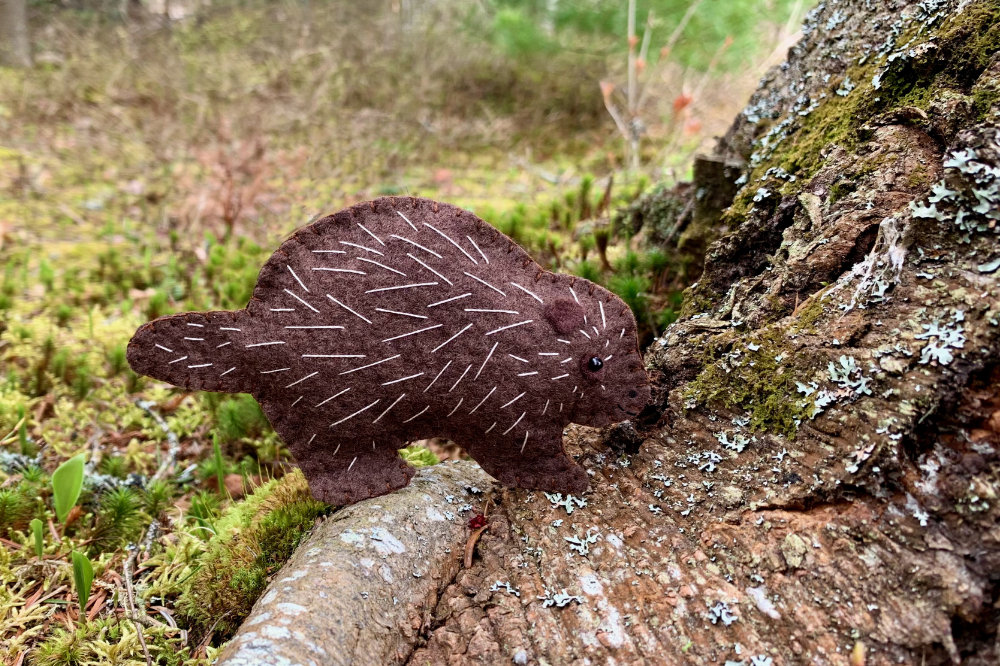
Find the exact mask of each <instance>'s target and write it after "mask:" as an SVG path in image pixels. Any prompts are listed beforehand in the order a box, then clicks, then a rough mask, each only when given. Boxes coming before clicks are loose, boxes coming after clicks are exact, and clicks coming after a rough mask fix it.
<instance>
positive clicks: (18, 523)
mask: <svg viewBox="0 0 1000 666" xmlns="http://www.w3.org/2000/svg"><path fill="white" fill-rule="evenodd" d="M30 510H31V507H30V505H29V504H28V501H27V499H26V498H25V496H24V495H23V494H22V493H21V492H20V491H19V489H17V488H0V534H4V533H6V532H7V531H8V530H13V529H20V528H22V527H24V521H25V520H26V519H27V517H28V515H30V514H29V511H30Z"/></svg>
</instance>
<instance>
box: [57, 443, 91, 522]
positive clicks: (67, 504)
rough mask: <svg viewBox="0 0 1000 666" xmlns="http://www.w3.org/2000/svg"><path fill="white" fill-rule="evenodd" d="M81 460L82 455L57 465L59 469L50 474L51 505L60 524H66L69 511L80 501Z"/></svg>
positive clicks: (81, 486)
mask: <svg viewBox="0 0 1000 666" xmlns="http://www.w3.org/2000/svg"><path fill="white" fill-rule="evenodd" d="M83 458H84V454H82V453H81V454H79V455H75V456H73V457H72V458H70V459H69V460H67V461H66V462H64V463H63V464H62V465H59V468H58V469H56V471H55V472H53V473H52V503H53V505H54V506H55V510H56V518H58V519H59V522H60V523H64V522H66V516H68V515H69V511H70V509H72V508H73V507H74V506H75V505H76V501H77V500H78V499H80V490H81V489H82V488H83Z"/></svg>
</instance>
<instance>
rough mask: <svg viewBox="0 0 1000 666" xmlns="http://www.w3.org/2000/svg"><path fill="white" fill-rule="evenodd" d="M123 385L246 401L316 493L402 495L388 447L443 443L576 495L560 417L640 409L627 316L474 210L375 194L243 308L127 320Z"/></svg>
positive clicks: (298, 250)
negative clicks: (126, 380)
mask: <svg viewBox="0 0 1000 666" xmlns="http://www.w3.org/2000/svg"><path fill="white" fill-rule="evenodd" d="M128 361H129V363H130V364H131V366H132V368H133V369H134V370H135V371H136V372H137V373H140V374H145V375H150V376H152V377H155V378H157V379H161V380H163V381H166V382H170V383H171V384H176V385H177V386H182V387H185V388H190V389H200V390H205V391H226V392H245V393H250V394H252V395H253V396H254V397H255V398H256V399H257V400H258V402H260V404H261V406H262V407H263V409H264V413H265V414H266V415H267V417H268V419H270V421H271V423H272V425H273V426H274V429H275V430H276V431H277V432H278V434H280V435H281V437H282V438H284V440H285V441H286V442H287V443H288V445H289V447H290V448H291V451H292V453H293V454H294V456H295V458H296V459H297V461H298V463H299V465H300V466H301V468H302V471H303V472H304V473H305V475H306V478H307V479H308V481H309V486H310V488H311V490H312V493H313V495H314V496H315V497H316V498H317V499H321V500H323V501H325V502H328V503H330V504H335V505H342V504H350V503H353V502H357V501H359V500H362V499H365V498H368V497H374V496H376V495H382V494H384V493H388V492H391V491H393V490H395V489H397V488H401V487H403V486H405V485H406V484H407V483H408V482H409V480H410V477H412V476H413V469H412V468H410V467H409V466H408V465H407V464H406V462H405V461H404V460H403V459H402V458H400V457H399V455H398V454H397V450H398V449H400V448H403V447H404V446H405V445H406V443H407V442H408V441H413V440H417V439H422V438H427V437H447V438H449V439H451V440H453V441H455V442H457V443H458V444H460V445H462V446H463V447H464V448H465V450H466V451H468V453H469V455H471V456H472V457H473V458H474V459H475V460H476V461H477V462H479V464H480V465H481V466H482V467H483V469H485V470H486V471H487V472H488V473H490V474H491V475H493V476H494V477H496V478H497V479H498V480H500V481H501V482H502V483H505V484H508V485H512V486H520V487H524V488H539V489H543V490H549V491H559V492H570V493H580V492H582V491H584V490H585V489H586V488H587V485H588V482H587V475H586V473H585V472H584V470H583V468H581V467H580V466H579V465H577V464H576V463H575V462H573V461H572V460H571V459H570V458H569V457H568V456H567V455H566V453H565V451H564V450H563V446H562V430H563V427H564V426H565V425H566V424H568V423H570V422H574V423H581V424H585V425H605V424H608V423H612V422H615V421H620V420H624V419H627V418H629V417H631V416H635V415H636V414H637V413H638V412H639V410H641V409H642V407H643V406H644V405H645V404H646V402H647V401H648V399H649V384H648V379H647V377H646V373H645V370H644V369H643V364H642V359H641V357H640V356H639V352H638V346H637V341H636V325H635V319H634V317H633V316H632V313H631V311H630V310H629V308H628V306H626V305H625V303H623V302H622V301H621V299H619V298H618V297H617V296H615V295H614V294H612V293H611V292H609V291H607V290H606V289H603V288H601V287H599V286H598V285H596V284H594V283H592V282H589V281H587V280H584V279H581V278H577V277H572V276H568V275H557V274H554V273H550V272H548V271H546V270H543V269H542V268H541V267H540V266H538V264H536V263H535V262H534V261H532V259H531V258H530V257H529V256H528V255H527V253H525V252H524V250H522V249H521V248H520V247H518V245H517V244H516V243H514V242H513V241H512V240H511V239H509V238H508V237H506V236H504V235H503V234H502V233H500V232H499V231H497V230H496V229H494V228H493V227H491V226H490V225H489V224H487V223H485V222H483V221H482V220H480V219H479V218H477V217H476V216H475V215H473V214H471V213H469V212H466V211H463V210H461V209H459V208H456V207H454V206H450V205H448V204H443V203H438V202H435V201H430V200H427V199H413V198H382V199H377V200H375V201H370V202H367V203H362V204H358V205H356V206H352V207H351V208H347V209H345V210H342V211H340V212H339V213H336V214H335V215H331V216H329V217H325V218H323V219H321V220H318V221H317V222H314V223H313V224H310V225H309V226H307V227H304V228H302V229H300V230H299V231H297V232H296V233H295V234H294V235H293V236H292V237H291V238H289V239H288V240H287V241H285V242H284V243H282V245H281V247H279V248H278V250H277V251H276V252H275V253H274V254H273V255H272V256H271V258H270V259H268V261H267V263H266V264H264V267H263V268H262V269H261V271H260V275H259V277H258V279H257V285H256V287H255V289H254V294H253V297H252V298H251V299H250V303H249V304H248V305H247V307H246V308H245V309H243V310H237V311H224V312H187V313H183V314H177V315H170V316H166V317H161V318H159V319H156V320H155V321H151V322H149V323H147V324H144V325H143V326H142V327H141V328H139V330H138V331H136V333H135V335H134V336H133V338H132V340H131V341H130V342H129V345H128Z"/></svg>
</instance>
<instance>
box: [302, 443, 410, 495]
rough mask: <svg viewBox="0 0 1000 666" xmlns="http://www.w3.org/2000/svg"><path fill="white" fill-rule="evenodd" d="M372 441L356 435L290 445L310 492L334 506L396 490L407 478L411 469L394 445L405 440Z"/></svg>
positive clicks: (397, 447)
mask: <svg viewBox="0 0 1000 666" xmlns="http://www.w3.org/2000/svg"><path fill="white" fill-rule="evenodd" d="M398 444H399V445H398V446H397V442H393V443H392V444H389V443H387V442H385V441H380V442H376V443H375V444H374V446H373V445H372V443H371V442H369V443H368V446H362V445H361V442H359V441H358V440H357V439H349V440H346V441H344V440H341V441H328V442H322V443H318V442H315V441H314V442H312V443H311V444H310V445H298V446H296V445H294V444H293V445H292V446H291V449H292V454H293V455H294V456H295V459H296V460H297V461H298V463H299V467H300V468H301V469H302V473H303V474H305V477H306V481H308V482H309V490H310V492H311V493H312V496H313V497H315V498H316V499H318V500H320V501H321V502H326V503H327V504H332V505H334V506H344V505H346V504H354V503H355V502H360V501H361V500H363V499H368V498H370V497H377V496H379V495H385V494H387V493H391V492H392V491H394V490H398V489H400V488H402V487H404V486H405V485H407V484H408V483H409V482H410V479H411V478H412V477H413V474H414V470H413V468H412V467H410V466H409V465H408V464H407V463H406V461H405V460H403V459H402V458H401V457H400V456H399V453H397V449H399V448H402V447H403V446H405V444H406V443H405V442H403V443H398Z"/></svg>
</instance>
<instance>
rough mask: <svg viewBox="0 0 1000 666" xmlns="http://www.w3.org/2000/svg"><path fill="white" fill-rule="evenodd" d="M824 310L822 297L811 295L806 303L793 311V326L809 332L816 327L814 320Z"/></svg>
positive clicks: (816, 319) (820, 315) (817, 319)
mask: <svg viewBox="0 0 1000 666" xmlns="http://www.w3.org/2000/svg"><path fill="white" fill-rule="evenodd" d="M825 312H826V305H825V304H824V303H823V298H822V297H813V298H812V300H810V301H809V303H808V304H805V305H803V306H802V307H801V308H799V311H798V312H797V313H795V322H794V324H793V325H794V326H795V328H796V330H798V331H802V332H806V333H811V332H813V331H814V330H815V328H816V322H817V321H819V318H820V317H822V316H823V314H824V313H825Z"/></svg>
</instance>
